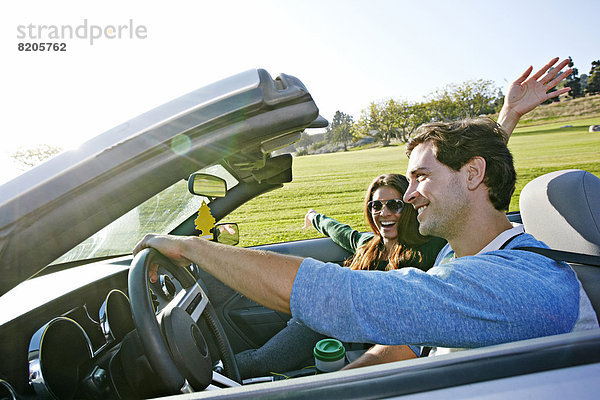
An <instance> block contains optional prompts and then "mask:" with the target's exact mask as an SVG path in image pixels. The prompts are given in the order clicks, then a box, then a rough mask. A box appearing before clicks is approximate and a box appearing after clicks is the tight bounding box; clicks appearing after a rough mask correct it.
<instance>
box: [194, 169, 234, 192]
mask: <svg viewBox="0 0 600 400" xmlns="http://www.w3.org/2000/svg"><path fill="white" fill-rule="evenodd" d="M188 190H189V191H190V193H191V194H195V195H198V196H206V197H225V195H226V194H227V182H225V179H223V178H219V177H218V176H214V175H209V174H203V173H200V172H196V173H194V174H191V175H190V177H189V178H188Z"/></svg>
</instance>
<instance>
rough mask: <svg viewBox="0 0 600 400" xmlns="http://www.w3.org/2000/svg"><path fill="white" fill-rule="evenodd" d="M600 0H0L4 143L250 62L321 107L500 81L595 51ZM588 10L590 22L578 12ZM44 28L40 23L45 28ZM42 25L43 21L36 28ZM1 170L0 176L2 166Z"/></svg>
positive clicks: (167, 94)
mask: <svg viewBox="0 0 600 400" xmlns="http://www.w3.org/2000/svg"><path fill="white" fill-rule="evenodd" d="M598 15H600V2H599V1H591V0H588V1H579V2H577V1H576V2H566V1H557V0H546V1H524V0H519V1H514V0H508V1H502V2H491V1H460V0H457V1H442V0H435V1H434V0H429V1H428V0H423V1H418V2H417V1H403V0H399V1H366V0H365V1H327V0H320V1H313V0H304V1H293V2H292V1H260V0H254V1H219V2H217V1H210V2H208V1H182V0H179V1H177V0H175V1H169V2H167V1H146V2H139V1H128V2H125V1H123V2H118V1H102V2H93V3H92V2H82V1H52V2H47V1H27V2H25V1H22V2H10V3H9V2H2V5H0V51H1V57H0V58H1V59H2V73H1V74H0V79H1V84H0V87H1V88H2V89H1V96H2V97H1V98H2V116H3V122H4V123H3V127H2V142H3V146H2V150H0V182H1V181H3V180H5V179H6V177H7V176H8V174H9V172H10V171H9V170H10V165H9V164H10V163H9V162H8V161H7V158H6V156H7V154H9V153H10V152H12V151H14V150H15V149H16V148H17V147H18V146H20V145H31V144H33V143H48V144H53V145H59V146H62V147H69V146H76V145H77V144H78V143H81V142H82V141H85V140H86V139H88V138H90V137H92V136H94V135H96V134H99V133H101V132H103V131H105V130H107V129H110V128H112V127H113V126H115V125H117V124H119V123H121V122H123V121H126V120H128V119H130V118H132V117H134V116H136V115H138V114H140V113H142V112H144V111H146V110H148V109H150V108H152V107H155V106H157V105H160V104H162V103H164V102H166V101H168V100H170V99H173V98H175V97H177V96H179V95H182V94H185V93H187V92H190V91H192V90H194V89H196V88H198V87H201V86H204V85H206V84H208V83H210V82H213V81H215V80H218V79H220V78H224V77H226V76H229V75H232V74H235V73H237V72H240V71H243V70H246V69H249V68H255V67H261V68H265V69H266V70H267V71H269V72H270V73H271V74H272V75H276V74H277V73H279V72H285V73H287V74H291V75H295V76H297V77H299V78H300V79H301V80H302V81H303V82H304V83H305V85H306V86H307V87H308V89H309V90H310V92H311V93H312V95H313V97H314V98H315V100H316V102H317V105H318V106H319V107H320V109H321V114H322V115H323V116H324V117H326V118H327V119H331V117H332V116H333V114H334V113H335V111H336V110H338V109H339V110H342V111H344V112H346V113H350V114H352V115H353V116H354V117H355V118H358V116H359V114H360V111H361V109H363V108H365V107H367V106H368V104H369V103H370V102H371V101H377V100H382V99H386V98H403V99H408V100H415V101H418V100H422V99H423V98H424V96H427V95H428V94H429V93H431V92H433V91H435V90H436V89H437V88H440V87H442V86H444V85H446V84H449V83H460V82H463V81H466V80H472V79H479V78H483V79H489V80H492V81H494V82H495V83H496V84H497V85H498V86H499V87H501V88H504V87H506V86H507V84H508V83H509V82H510V81H512V80H513V79H514V78H515V77H517V76H518V75H519V74H520V73H521V72H522V71H523V70H525V68H527V67H528V66H529V65H533V66H534V67H535V68H537V67H540V66H542V65H543V64H544V63H545V62H546V61H547V60H548V59H550V58H552V57H554V56H560V57H568V56H571V57H573V60H574V62H575V66H576V67H577V68H579V71H580V73H587V72H589V69H590V64H591V61H592V60H597V59H600V46H599V44H600V32H599V31H598V28H597V27H596V26H594V25H595V24H597V16H598ZM85 19H87V21H88V22H87V23H88V25H90V26H91V25H97V26H100V27H102V28H106V27H107V26H110V25H114V26H118V25H125V24H129V23H130V20H131V21H132V23H133V26H134V27H143V29H144V30H145V33H144V36H145V38H133V39H131V38H129V36H127V35H126V33H127V32H125V35H124V36H126V37H122V38H121V39H106V38H103V39H98V40H97V41H96V42H95V43H94V44H93V45H90V44H89V39H79V38H74V39H66V40H63V41H64V42H66V43H67V51H66V52H19V51H18V50H17V45H18V43H19V42H26V41H29V42H33V41H39V40H34V39H31V38H29V37H27V38H25V39H20V38H18V34H19V30H18V29H19V28H18V27H19V26H20V25H23V26H29V25H30V24H32V25H34V26H41V25H46V26H51V25H55V26H60V25H69V26H72V27H73V28H75V27H77V26H80V25H82V24H83V23H84V20H85ZM586 19H589V21H586ZM46 29H47V28H46ZM45 33H46V34H48V31H45ZM3 175H4V176H3Z"/></svg>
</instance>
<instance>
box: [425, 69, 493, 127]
mask: <svg viewBox="0 0 600 400" xmlns="http://www.w3.org/2000/svg"><path fill="white" fill-rule="evenodd" d="M496 91H497V88H496V86H495V85H494V83H493V82H492V81H488V80H483V79H479V80H476V81H466V82H463V83H461V84H450V85H447V86H445V87H443V88H442V89H439V90H437V91H436V92H435V93H434V94H433V95H432V96H431V100H430V101H429V106H430V109H431V112H432V114H433V117H434V119H436V120H445V121H453V120H457V119H460V118H474V117H477V116H479V115H482V114H491V113H493V112H494V107H495V101H496V98H497V97H496V94H495V93H496Z"/></svg>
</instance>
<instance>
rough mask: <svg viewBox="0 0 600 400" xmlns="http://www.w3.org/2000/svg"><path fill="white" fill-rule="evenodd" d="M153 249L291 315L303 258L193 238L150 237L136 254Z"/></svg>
mask: <svg viewBox="0 0 600 400" xmlns="http://www.w3.org/2000/svg"><path fill="white" fill-rule="evenodd" d="M147 247H152V248H154V249H156V250H158V251H159V252H161V253H162V254H163V255H165V256H166V257H169V258H170V259H171V260H172V261H173V262H174V263H175V264H176V265H179V266H181V267H185V266H188V265H190V264H191V263H194V264H197V265H198V266H200V267H201V268H202V269H203V270H205V271H206V272H208V273H209V274H211V275H213V276H214V277H216V278H217V279H219V280H220V281H221V282H223V283H225V284H226V285H228V286H229V287H231V288H233V289H234V290H236V291H238V292H240V293H242V294H243V295H244V296H246V297H248V298H250V299H252V300H254V301H256V302H258V303H260V304H262V305H264V306H266V307H269V308H271V309H274V310H277V311H282V312H285V313H288V314H291V311H290V295H291V292H292V286H293V284H294V278H295V276H296V272H297V271H298V268H299V267H300V264H301V263H302V260H303V259H302V258H299V257H293V256H286V255H280V254H275V253H270V252H266V251H257V250H250V249H244V248H238V247H233V246H226V245H222V244H219V243H215V242H209V241H208V240H205V239H201V238H198V237H192V236H172V235H153V234H148V235H146V236H145V237H144V238H143V239H142V240H141V241H140V242H139V243H138V244H137V245H136V246H135V248H134V250H133V254H134V255H135V254H137V253H138V252H140V251H141V250H142V249H145V248H147Z"/></svg>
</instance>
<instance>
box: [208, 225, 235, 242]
mask: <svg viewBox="0 0 600 400" xmlns="http://www.w3.org/2000/svg"><path fill="white" fill-rule="evenodd" d="M213 232H214V238H215V241H217V242H219V243H223V244H228V245H230V246H235V245H236V244H238V243H239V242H240V229H239V228H238V225H237V224H236V223H229V224H217V225H215V228H214V230H213Z"/></svg>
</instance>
